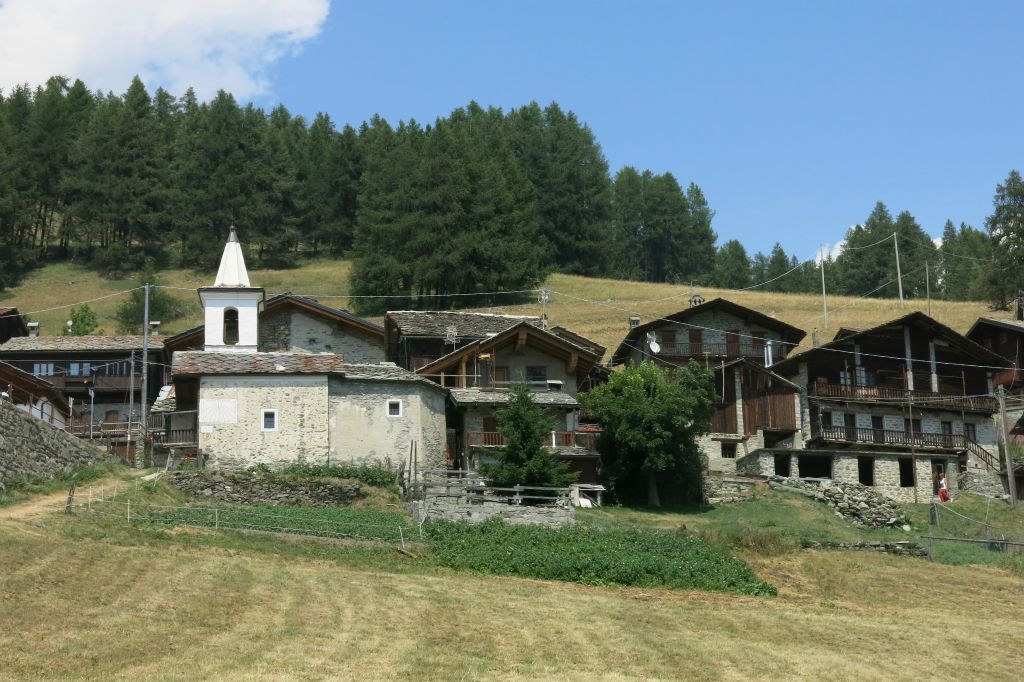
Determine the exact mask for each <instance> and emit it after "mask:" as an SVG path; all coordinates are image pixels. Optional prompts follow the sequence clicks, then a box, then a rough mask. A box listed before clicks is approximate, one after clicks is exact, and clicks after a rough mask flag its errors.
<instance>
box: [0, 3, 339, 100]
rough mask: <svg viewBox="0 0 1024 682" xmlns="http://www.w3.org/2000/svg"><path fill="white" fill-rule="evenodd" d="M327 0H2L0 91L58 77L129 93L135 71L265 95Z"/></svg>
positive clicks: (199, 89) (152, 81)
mask: <svg viewBox="0 0 1024 682" xmlns="http://www.w3.org/2000/svg"><path fill="white" fill-rule="evenodd" d="M328 5H329V0H0V88H2V89H3V90H4V91H5V92H9V91H10V89H11V88H12V87H13V86H14V85H17V84H19V83H26V82H27V83H29V84H30V85H33V86H35V85H39V84H42V83H44V82H45V81H46V79H47V78H49V77H50V76H53V75H58V74H60V75H65V76H69V77H71V78H72V79H74V78H81V79H82V80H83V81H84V82H85V84H86V86H88V87H89V88H90V89H92V90H97V89H101V90H113V91H114V92H118V93H120V92H124V90H125V89H126V88H127V87H128V84H129V82H130V81H131V78H132V76H134V75H136V74H138V75H139V76H140V77H141V78H142V80H143V81H144V82H145V83H146V85H147V86H149V87H155V86H158V85H160V86H163V87H164V88H166V89H167V90H169V91H170V92H172V93H173V94H176V95H180V94H182V93H183V92H184V91H185V89H186V88H188V87H189V86H192V87H194V88H195V90H196V94H197V95H198V96H199V97H200V99H208V98H209V97H210V96H211V95H213V94H214V93H216V91H217V90H218V89H221V88H223V89H224V90H227V91H229V92H231V93H233V94H234V95H235V97H236V98H238V99H240V100H245V99H248V98H250V97H253V96H255V95H260V94H263V93H265V92H267V90H268V88H269V87H270V83H269V80H268V76H267V73H268V69H269V67H270V66H271V65H272V64H273V63H274V62H276V61H277V60H279V59H281V58H282V57H284V56H286V55H289V54H293V53H295V52H296V51H297V50H298V49H299V47H300V46H301V45H302V43H303V42H305V41H307V40H309V39H310V38H313V37H314V36H316V35H317V34H318V33H319V32H320V28H321V26H322V25H323V22H324V19H325V18H326V17H327V10H328Z"/></svg>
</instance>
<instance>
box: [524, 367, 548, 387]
mask: <svg viewBox="0 0 1024 682" xmlns="http://www.w3.org/2000/svg"><path fill="white" fill-rule="evenodd" d="M526 381H527V383H529V384H530V385H531V386H547V383H548V368H547V367H544V366H542V365H536V366H528V367H527V368H526Z"/></svg>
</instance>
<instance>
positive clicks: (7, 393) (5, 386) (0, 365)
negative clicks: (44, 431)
mask: <svg viewBox="0 0 1024 682" xmlns="http://www.w3.org/2000/svg"><path fill="white" fill-rule="evenodd" d="M0 401H3V402H6V403H8V404H11V405H14V406H15V407H17V408H18V409H20V410H22V411H23V412H27V413H29V414H30V415H32V416H33V417H37V418H38V419H41V420H43V421H44V422H46V423H48V424H53V425H54V426H56V427H58V428H61V429H63V428H66V427H67V425H68V422H69V421H70V413H71V410H70V408H69V407H68V403H67V401H66V400H64V396H62V395H61V394H60V391H58V390H57V387H56V386H54V385H53V384H51V383H50V382H49V381H45V380H44V379H41V378H39V377H36V376H33V375H32V374H30V373H28V372H26V371H24V370H22V369H18V368H17V367H15V366H14V365H11V364H8V363H6V362H0Z"/></svg>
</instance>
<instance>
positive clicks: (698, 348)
mask: <svg viewBox="0 0 1024 682" xmlns="http://www.w3.org/2000/svg"><path fill="white" fill-rule="evenodd" d="M689 354H690V355H692V356H695V357H696V356H700V355H703V354H704V349H703V338H702V334H701V330H700V329H691V330H690V353H689Z"/></svg>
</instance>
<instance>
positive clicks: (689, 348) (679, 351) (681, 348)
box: [655, 341, 789, 363]
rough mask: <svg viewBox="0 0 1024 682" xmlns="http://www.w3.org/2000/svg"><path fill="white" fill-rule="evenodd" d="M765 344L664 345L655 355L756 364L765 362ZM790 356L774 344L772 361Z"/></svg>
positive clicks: (681, 343)
mask: <svg viewBox="0 0 1024 682" xmlns="http://www.w3.org/2000/svg"><path fill="white" fill-rule="evenodd" d="M764 349H765V346H764V344H753V343H689V342H687V341H682V342H679V343H668V344H662V345H661V350H660V351H658V353H656V354H655V357H659V358H696V359H699V358H703V357H705V356H706V357H708V358H712V359H715V360H735V359H737V358H747V359H749V360H753V361H755V362H759V363H763V362H764ZM788 354H789V348H788V347H787V346H785V345H783V344H782V343H781V342H779V343H773V344H772V361H773V362H778V361H779V360H782V359H783V358H785V357H786V356H787V355H788Z"/></svg>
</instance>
